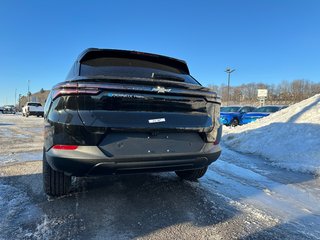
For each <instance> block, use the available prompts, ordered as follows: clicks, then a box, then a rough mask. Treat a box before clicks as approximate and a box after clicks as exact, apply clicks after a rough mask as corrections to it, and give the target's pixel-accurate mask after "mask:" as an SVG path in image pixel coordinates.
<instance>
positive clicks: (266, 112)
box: [240, 106, 288, 124]
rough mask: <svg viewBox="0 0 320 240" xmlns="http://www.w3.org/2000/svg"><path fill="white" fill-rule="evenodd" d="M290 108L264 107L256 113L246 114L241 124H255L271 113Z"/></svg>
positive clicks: (255, 111)
mask: <svg viewBox="0 0 320 240" xmlns="http://www.w3.org/2000/svg"><path fill="white" fill-rule="evenodd" d="M286 107H288V106H263V107H259V108H257V109H256V110H254V112H249V113H246V114H244V115H243V116H242V118H241V119H240V123H241V124H247V123H250V122H254V121H256V120H257V119H259V118H263V117H266V116H269V115H270V114H271V113H274V112H277V111H279V110H281V109H284V108H286Z"/></svg>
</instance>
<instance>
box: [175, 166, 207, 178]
mask: <svg viewBox="0 0 320 240" xmlns="http://www.w3.org/2000/svg"><path fill="white" fill-rule="evenodd" d="M207 169H208V167H204V168H199V169H192V170H184V171H176V174H177V175H178V177H180V178H182V179H185V180H189V181H196V180H197V179H199V178H201V177H203V176H204V175H205V174H206V172H207Z"/></svg>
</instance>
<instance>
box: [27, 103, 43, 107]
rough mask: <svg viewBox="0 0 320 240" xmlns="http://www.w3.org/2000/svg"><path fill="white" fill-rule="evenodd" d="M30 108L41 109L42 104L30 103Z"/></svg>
mask: <svg viewBox="0 0 320 240" xmlns="http://www.w3.org/2000/svg"><path fill="white" fill-rule="evenodd" d="M28 106H34V107H41V106H42V105H41V103H28Z"/></svg>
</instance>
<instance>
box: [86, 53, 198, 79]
mask: <svg viewBox="0 0 320 240" xmlns="http://www.w3.org/2000/svg"><path fill="white" fill-rule="evenodd" d="M153 74H163V75H172V76H176V77H179V78H183V79H184V82H186V83H191V84H196V85H199V83H198V82H197V81H196V80H195V79H194V78H192V77H191V76H190V75H187V74H183V73H181V71H180V70H179V69H177V68H174V67H171V66H167V65H164V64H160V63H155V62H151V61H144V60H140V59H130V58H95V59H90V60H87V61H84V62H81V66H80V76H99V75H103V76H110V77H136V78H151V76H152V75H153ZM168 80H171V79H168Z"/></svg>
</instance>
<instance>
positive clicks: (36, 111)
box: [22, 102, 43, 117]
mask: <svg viewBox="0 0 320 240" xmlns="http://www.w3.org/2000/svg"><path fill="white" fill-rule="evenodd" d="M22 116H24V117H29V116H37V117H40V116H41V117H43V107H42V105H41V103H38V102H27V103H26V105H25V106H24V107H23V108H22Z"/></svg>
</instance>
